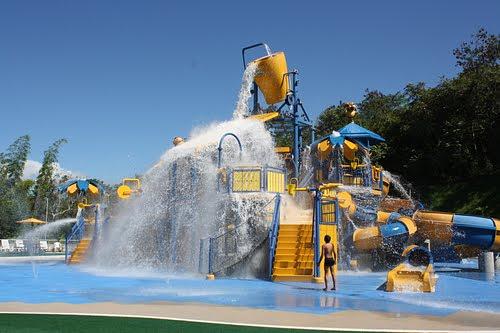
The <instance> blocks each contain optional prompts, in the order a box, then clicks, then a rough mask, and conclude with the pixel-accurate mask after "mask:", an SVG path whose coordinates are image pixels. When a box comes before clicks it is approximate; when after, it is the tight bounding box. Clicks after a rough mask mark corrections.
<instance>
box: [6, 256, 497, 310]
mask: <svg viewBox="0 0 500 333" xmlns="http://www.w3.org/2000/svg"><path fill="white" fill-rule="evenodd" d="M438 274H439V279H438V283H437V290H436V292H435V293H388V292H385V291H382V290H377V288H378V287H379V286H380V285H381V284H382V283H384V282H385V276H386V275H385V273H355V272H352V273H351V272H346V273H340V274H339V275H338V276H337V281H338V282H337V286H338V291H336V292H333V291H328V292H324V291H322V290H321V288H323V286H322V285H318V284H313V283H272V282H268V281H262V280H251V279H249V280H244V279H216V280H215V281H207V280H205V279H203V277H201V276H198V277H195V276H167V275H165V274H162V273H158V272H157V273H147V274H146V273H139V272H136V273H134V272H131V271H127V272H109V271H96V270H94V269H92V268H90V267H85V266H67V265H65V264H63V263H37V264H36V265H35V266H33V265H32V264H31V263H23V264H15V265H10V264H9V265H0V302H25V303H50V302H65V303H77V304H81V303H96V302H116V303H148V302H159V301H167V302H197V303H208V304H217V305H230V306H237V307H253V308H260V309H268V310H283V311H295V312H307V313H317V314H324V313H331V312H336V311H343V310H366V311H384V312H392V313H413V314H433V315H447V314H450V313H453V312H456V311H460V310H464V311H485V312H492V313H500V277H499V275H498V274H497V276H496V277H493V278H491V277H490V278H487V277H485V276H481V274H479V273H474V274H472V275H470V273H463V275H461V274H462V273H457V272H450V273H438Z"/></svg>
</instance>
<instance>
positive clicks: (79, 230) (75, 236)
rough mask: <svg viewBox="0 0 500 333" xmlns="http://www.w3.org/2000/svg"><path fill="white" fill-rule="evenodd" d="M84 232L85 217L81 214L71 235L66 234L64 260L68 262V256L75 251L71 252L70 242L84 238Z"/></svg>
mask: <svg viewBox="0 0 500 333" xmlns="http://www.w3.org/2000/svg"><path fill="white" fill-rule="evenodd" d="M84 234H85V219H84V218H83V215H80V217H79V218H78V219H77V220H76V223H75V224H74V225H73V227H72V228H71V231H70V232H69V235H66V238H65V241H64V262H66V263H68V256H70V255H71V254H72V253H73V251H71V253H70V251H69V250H68V242H71V241H80V240H81V239H82V238H83V235H84Z"/></svg>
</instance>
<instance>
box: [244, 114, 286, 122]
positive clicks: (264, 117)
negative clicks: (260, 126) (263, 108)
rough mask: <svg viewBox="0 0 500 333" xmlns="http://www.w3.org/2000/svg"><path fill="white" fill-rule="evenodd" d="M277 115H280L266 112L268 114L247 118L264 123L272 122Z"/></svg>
mask: <svg viewBox="0 0 500 333" xmlns="http://www.w3.org/2000/svg"><path fill="white" fill-rule="evenodd" d="M279 115H280V113H279V112H268V113H262V114H254V115H252V116H250V117H249V118H251V119H256V120H260V121H262V122H264V123H265V122H266V121H269V120H273V119H274V118H278V117H279Z"/></svg>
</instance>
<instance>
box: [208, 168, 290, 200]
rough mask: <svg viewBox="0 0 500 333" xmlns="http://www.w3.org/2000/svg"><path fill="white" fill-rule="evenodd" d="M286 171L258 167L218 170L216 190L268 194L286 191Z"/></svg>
mask: <svg viewBox="0 0 500 333" xmlns="http://www.w3.org/2000/svg"><path fill="white" fill-rule="evenodd" d="M286 176H287V175H286V170H285V169H281V168H275V167H270V166H267V165H264V166H260V165H256V166H239V167H232V168H230V167H227V168H223V169H219V174H218V179H217V189H218V191H223V192H228V193H231V192H235V193H236V192H243V193H251V192H269V193H283V192H285V190H286V188H285V187H286Z"/></svg>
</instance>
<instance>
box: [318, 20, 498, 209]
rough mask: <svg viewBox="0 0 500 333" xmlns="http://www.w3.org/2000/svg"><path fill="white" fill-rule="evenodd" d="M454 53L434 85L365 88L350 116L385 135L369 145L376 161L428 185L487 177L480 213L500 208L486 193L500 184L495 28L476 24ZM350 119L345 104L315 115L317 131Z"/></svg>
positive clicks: (425, 187)
mask: <svg viewBox="0 0 500 333" xmlns="http://www.w3.org/2000/svg"><path fill="white" fill-rule="evenodd" d="M453 55H454V56H455V59H456V66H458V68H459V73H458V74H457V75H456V76H454V77H451V78H441V79H440V82H439V83H438V84H437V85H436V86H435V87H427V86H426V85H425V84H424V83H422V82H419V83H410V84H407V85H406V87H404V89H402V90H401V91H398V92H395V93H390V94H387V93H383V92H381V91H379V90H367V91H366V92H365V94H364V96H363V99H362V100H361V101H360V102H358V103H357V104H358V107H359V113H358V116H357V117H356V118H354V121H355V122H357V123H359V124H360V125H362V126H364V127H366V128H368V129H370V130H372V131H374V132H376V133H378V134H380V135H382V136H383V137H384V138H385V140H386V142H385V143H383V144H380V145H378V146H376V147H375V148H374V149H373V151H372V160H373V161H374V162H375V163H376V164H380V165H382V166H383V167H384V168H386V169H388V170H390V171H393V172H395V173H397V174H400V175H403V176H404V177H405V178H406V179H407V180H408V181H410V182H411V183H413V184H414V185H415V186H416V187H419V188H420V189H422V190H423V191H427V192H428V191H429V190H432V186H448V188H449V189H451V188H452V186H453V185H454V184H459V183H467V184H469V185H470V184H477V182H481V180H482V179H483V180H488V181H484V182H485V184H484V186H486V187H487V189H486V190H489V191H490V192H488V193H490V195H489V196H490V198H486V199H488V200H489V201H490V203H489V207H486V208H484V207H483V209H482V210H481V211H480V213H500V204H498V201H497V203H494V202H493V201H494V200H492V198H491V197H492V196H494V197H495V198H498V196H499V195H498V192H499V191H498V190H496V188H497V186H498V185H500V184H499V179H500V176H499V168H498V165H499V163H500V131H499V128H498V125H499V119H500V107H499V104H500V95H499V89H498V87H499V81H500V70H499V59H500V58H499V55H500V39H499V35H495V34H490V33H488V32H487V31H486V30H484V29H480V30H478V31H477V32H476V33H474V34H473V35H472V39H471V40H470V41H466V42H463V43H462V44H461V45H459V47H457V48H456V49H455V50H453ZM350 121H351V118H350V117H349V114H348V112H347V110H346V109H345V106H344V105H343V104H341V103H339V104H338V105H332V106H330V107H328V108H326V109H325V110H324V111H323V112H322V113H321V115H320V116H319V118H318V122H317V124H316V127H317V131H318V134H319V135H326V134H329V133H331V132H332V130H338V129H339V128H341V127H343V126H345V125H346V124H348V123H349V122H350ZM467 188H469V189H470V188H471V186H468V187H465V188H464V189H463V190H465V191H466V190H467ZM428 199H430V198H428ZM463 200H466V199H464V198H463Z"/></svg>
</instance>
